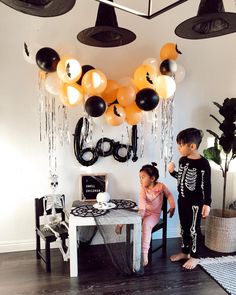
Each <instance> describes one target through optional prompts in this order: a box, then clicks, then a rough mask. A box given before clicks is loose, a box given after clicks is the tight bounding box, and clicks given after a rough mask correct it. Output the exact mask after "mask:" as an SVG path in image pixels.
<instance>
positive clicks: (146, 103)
mask: <svg viewBox="0 0 236 295" xmlns="http://www.w3.org/2000/svg"><path fill="white" fill-rule="evenodd" d="M135 102H136V104H137V106H138V107H139V108H140V109H141V110H143V111H151V110H153V109H155V107H156V106H157V105H158V103H159V96H158V94H157V93H156V91H155V90H153V89H151V88H144V89H141V90H140V91H139V92H138V93H137V94H136V99H135Z"/></svg>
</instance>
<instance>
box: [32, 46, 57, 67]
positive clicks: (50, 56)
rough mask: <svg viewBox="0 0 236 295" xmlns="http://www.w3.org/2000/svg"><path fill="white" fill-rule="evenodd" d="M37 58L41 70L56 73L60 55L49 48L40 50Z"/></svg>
mask: <svg viewBox="0 0 236 295" xmlns="http://www.w3.org/2000/svg"><path fill="white" fill-rule="evenodd" d="M35 58H36V63H37V65H38V66H39V68H40V69H41V70H43V71H45V72H55V71H56V69H57V64H58V62H59V61H60V56H59V54H58V53H57V52H56V51H55V50H54V49H52V48H49V47H43V48H41V49H39V51H38V52H37V53H36V57H35Z"/></svg>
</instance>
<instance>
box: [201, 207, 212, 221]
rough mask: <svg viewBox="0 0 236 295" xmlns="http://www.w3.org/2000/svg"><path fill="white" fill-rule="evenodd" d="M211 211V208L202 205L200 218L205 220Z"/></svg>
mask: <svg viewBox="0 0 236 295" xmlns="http://www.w3.org/2000/svg"><path fill="white" fill-rule="evenodd" d="M210 211H211V207H210V206H208V205H203V207H202V218H206V217H207V216H208V215H209V213H210Z"/></svg>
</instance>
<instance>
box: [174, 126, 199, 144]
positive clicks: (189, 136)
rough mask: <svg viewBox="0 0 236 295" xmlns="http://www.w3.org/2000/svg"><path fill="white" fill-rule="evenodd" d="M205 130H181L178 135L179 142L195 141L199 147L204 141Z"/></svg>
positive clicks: (189, 142) (188, 142)
mask: <svg viewBox="0 0 236 295" xmlns="http://www.w3.org/2000/svg"><path fill="white" fill-rule="evenodd" d="M202 138H203V132H202V130H199V129H196V128H187V129H184V130H182V131H180V132H179V134H178V135H177V137H176V141H177V143H178V144H191V143H195V144H196V146H197V149H198V147H199V145H200V143H201V142H202Z"/></svg>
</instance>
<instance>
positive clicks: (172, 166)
mask: <svg viewBox="0 0 236 295" xmlns="http://www.w3.org/2000/svg"><path fill="white" fill-rule="evenodd" d="M167 168H168V171H169V173H172V172H174V170H175V163H174V162H170V163H169V164H168V166H167Z"/></svg>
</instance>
